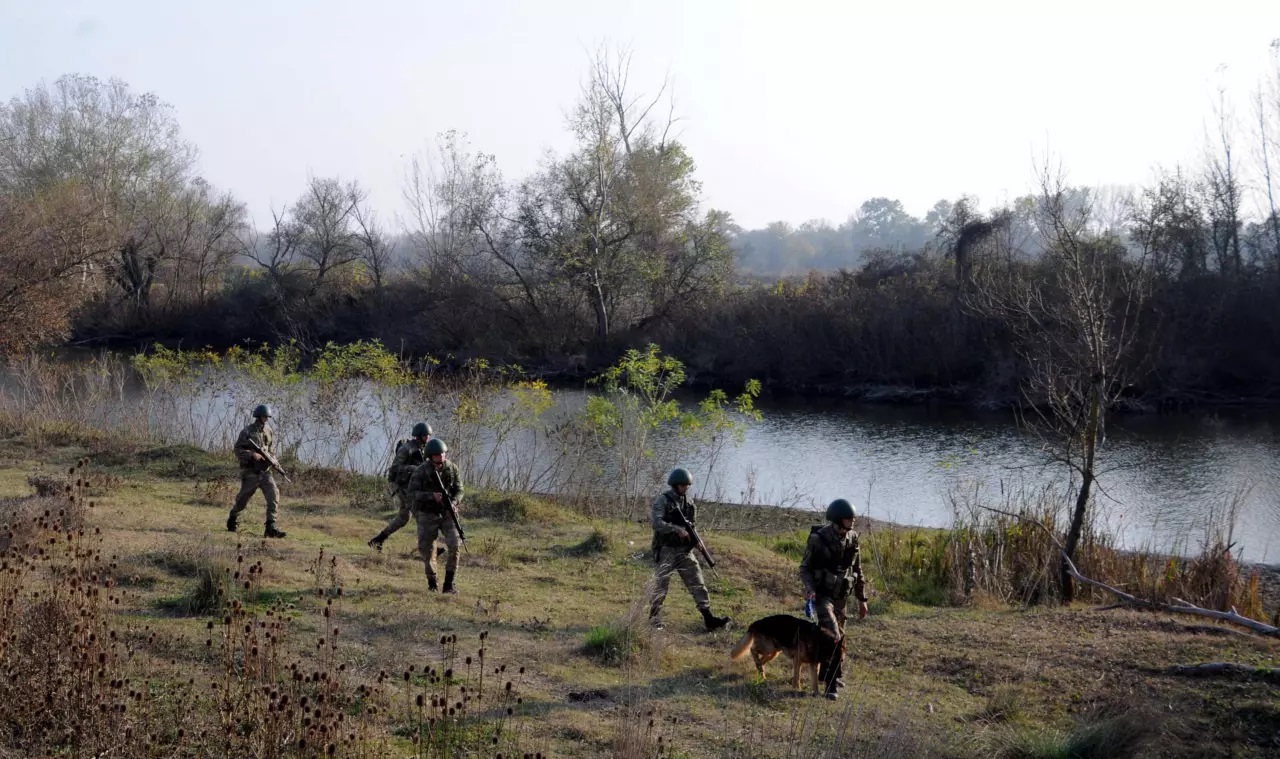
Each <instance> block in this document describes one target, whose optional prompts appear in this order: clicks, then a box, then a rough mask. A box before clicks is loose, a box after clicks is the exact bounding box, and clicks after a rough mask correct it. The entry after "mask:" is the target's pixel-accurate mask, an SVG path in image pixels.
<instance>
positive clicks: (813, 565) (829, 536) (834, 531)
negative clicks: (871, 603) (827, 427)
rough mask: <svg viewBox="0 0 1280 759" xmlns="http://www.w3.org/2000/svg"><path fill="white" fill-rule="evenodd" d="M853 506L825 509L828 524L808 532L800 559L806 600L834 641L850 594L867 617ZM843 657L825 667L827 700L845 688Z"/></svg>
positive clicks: (838, 636)
mask: <svg viewBox="0 0 1280 759" xmlns="http://www.w3.org/2000/svg"><path fill="white" fill-rule="evenodd" d="M854 516H855V514H854V511H853V504H851V503H849V502H848V501H846V500H845V499H843V498H837V499H836V500H834V501H832V502H831V503H830V505H828V506H827V521H828V522H829V524H826V525H822V526H819V527H814V528H813V529H812V530H810V532H809V542H808V544H806V545H805V549H804V558H803V559H801V560H800V581H801V582H803V583H804V592H805V598H806V599H807V600H810V601H813V602H814V603H813V605H814V612H815V615H816V616H817V618H818V625H819V626H820V627H821V628H822V629H823V631H824V632H826V633H827V634H828V635H830V636H831V637H832V638H834V639H836V640H840V639H841V638H843V637H844V623H845V605H846V604H847V603H848V601H849V593H850V592H853V594H854V597H855V598H857V599H858V619H863V618H865V617H866V616H867V594H866V578H865V577H864V576H863V574H862V557H861V556H860V555H859V553H858V533H856V532H854V531H853V519H854ZM843 678H844V656H843V654H842V655H841V657H840V660H839V661H837V662H834V666H831V663H828V664H827V666H825V667H824V675H823V679H824V680H825V681H826V686H827V688H826V694H827V698H829V699H831V700H833V701H834V700H835V699H836V697H837V693H836V692H837V690H838V689H839V688H840V687H841V686H843V685H844V679H843Z"/></svg>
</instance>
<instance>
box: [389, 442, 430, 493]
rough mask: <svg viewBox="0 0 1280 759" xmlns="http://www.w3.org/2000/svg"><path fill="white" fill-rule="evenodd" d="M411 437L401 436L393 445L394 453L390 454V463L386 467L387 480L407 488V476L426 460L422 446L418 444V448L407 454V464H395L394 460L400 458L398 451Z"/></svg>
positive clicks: (407, 443)
mask: <svg viewBox="0 0 1280 759" xmlns="http://www.w3.org/2000/svg"><path fill="white" fill-rule="evenodd" d="M412 440H413V438H407V437H406V438H401V439H400V440H399V441H398V442H397V443H396V447H395V454H394V455H393V456H392V459H391V460H392V464H391V466H390V467H389V468H388V469H387V481H388V482H390V483H392V484H394V485H396V486H398V487H400V488H407V487H408V486H409V478H410V477H412V476H413V470H414V469H415V468H416V467H417V466H418V465H419V464H422V463H424V462H425V461H426V460H427V457H426V455H425V454H424V452H423V449H422V446H418V450H416V451H413V452H412V453H410V454H409V461H408V463H407V464H401V465H396V464H395V462H397V461H399V460H400V452H401V450H402V449H403V447H405V446H407V445H409V443H410V442H411V441H412Z"/></svg>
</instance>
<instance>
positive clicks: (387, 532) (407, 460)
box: [370, 438, 427, 545]
mask: <svg viewBox="0 0 1280 759" xmlns="http://www.w3.org/2000/svg"><path fill="white" fill-rule="evenodd" d="M424 446H425V444H424V443H419V442H418V441H417V439H415V438H409V439H407V440H401V441H400V443H399V444H398V445H397V446H396V455H395V458H394V459H392V461H391V467H390V468H389V469H388V470H387V479H388V480H389V481H390V482H391V483H392V484H393V485H395V486H396V500H397V501H399V502H400V511H399V512H398V513H397V514H396V515H395V516H394V517H392V518H391V521H389V522H387V526H386V527H384V528H382V532H380V533H378V535H377V537H375V538H374V539H373V540H372V541H370V542H372V543H376V544H379V545H381V544H382V543H383V542H384V541H386V539H387V538H389V537H391V536H392V535H393V534H395V532H396V531H397V530H399V529H400V528H401V527H404V526H405V525H406V524H409V514H410V513H411V512H412V511H413V504H412V503H411V502H410V501H409V493H408V488H409V479H410V478H411V477H413V470H415V469H417V468H418V466H419V465H420V464H422V463H423V462H425V461H426V460H427V456H426V453H425V452H424V451H423V448H424Z"/></svg>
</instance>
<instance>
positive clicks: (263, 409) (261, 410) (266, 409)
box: [253, 403, 271, 419]
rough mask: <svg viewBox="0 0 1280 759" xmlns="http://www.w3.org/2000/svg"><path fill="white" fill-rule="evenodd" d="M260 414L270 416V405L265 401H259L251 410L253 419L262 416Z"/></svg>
mask: <svg viewBox="0 0 1280 759" xmlns="http://www.w3.org/2000/svg"><path fill="white" fill-rule="evenodd" d="M262 416H265V417H270V416H271V407H270V406H268V405H267V404H265V403H259V404H258V407H257V408H255V409H254V410H253V418H254V419H257V418H258V417H262Z"/></svg>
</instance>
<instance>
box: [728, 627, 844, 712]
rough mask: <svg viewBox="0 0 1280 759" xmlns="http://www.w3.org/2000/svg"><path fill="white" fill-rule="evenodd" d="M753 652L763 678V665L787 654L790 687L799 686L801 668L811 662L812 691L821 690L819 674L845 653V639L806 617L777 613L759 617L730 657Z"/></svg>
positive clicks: (739, 657)
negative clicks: (836, 637) (789, 659)
mask: <svg viewBox="0 0 1280 759" xmlns="http://www.w3.org/2000/svg"><path fill="white" fill-rule="evenodd" d="M748 653H750V654H751V656H752V658H754V659H755V660H756V669H757V670H758V671H759V672H760V679H762V680H763V679H764V677H765V675H764V665H766V664H768V663H769V662H771V661H773V660H774V659H775V658H777V656H778V654H781V653H785V654H786V655H787V656H788V657H790V658H791V663H792V665H794V669H793V671H792V673H791V687H793V688H795V689H796V690H799V689H800V668H801V667H802V666H805V665H808V667H809V671H810V673H811V674H812V677H813V692H814V693H815V694H816V693H818V692H819V690H818V688H819V684H820V683H821V682H822V679H821V678H820V677H819V674H820V673H821V674H822V675H823V676H825V675H826V673H827V668H828V667H831V666H834V665H835V664H836V663H837V662H839V661H840V659H841V658H842V657H843V656H844V638H841V639H840V640H838V641H837V640H835V639H833V638H832V637H831V635H830V634H829V633H827V632H826V631H825V630H823V629H822V628H821V627H819V626H818V625H816V624H814V623H813V622H810V621H809V620H807V619H801V618H799V617H793V616H791V615H790V614H774V615H773V616H770V617H764V618H763V619H757V620H756V621H754V622H752V623H751V626H750V627H748V628H747V634H746V635H744V636H742V640H741V641H740V642H739V643H738V647H737V648H735V649H733V653H731V654H730V655H729V658H730V659H732V660H733V661H741V660H742V659H745V658H746V656H747V654H748Z"/></svg>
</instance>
